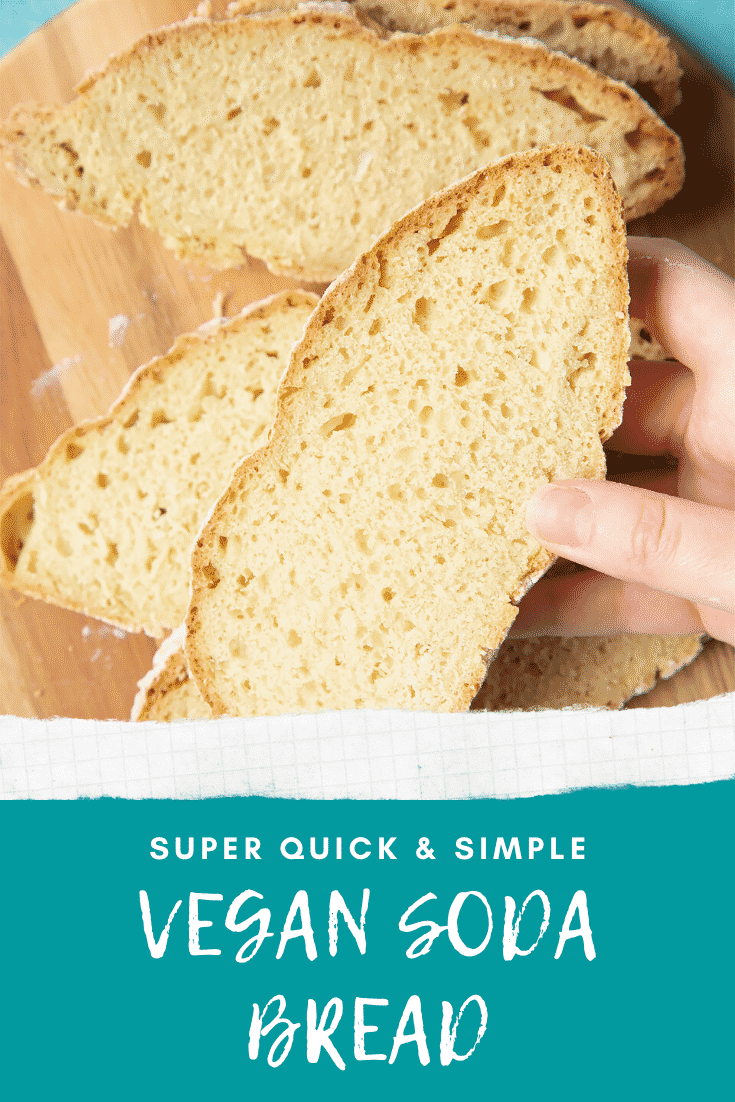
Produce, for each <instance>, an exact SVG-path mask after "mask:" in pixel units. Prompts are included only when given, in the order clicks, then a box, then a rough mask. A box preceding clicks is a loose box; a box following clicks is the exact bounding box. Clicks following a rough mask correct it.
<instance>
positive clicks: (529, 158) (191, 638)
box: [185, 145, 630, 717]
mask: <svg viewBox="0 0 735 1102" xmlns="http://www.w3.org/2000/svg"><path fill="white" fill-rule="evenodd" d="M550 158H556V159H557V161H558V162H562V163H563V162H564V161H565V160H567V161H571V162H572V163H574V164H577V163H578V162H579V159H580V158H582V159H584V160H586V161H587V163H588V165H589V166H590V167H591V168H593V175H594V177H595V179H596V180H597V183H598V185H599V186H600V188H601V190H602V191H603V194H604V193H606V195H605V198H604V200H603V202H604V204H605V205H606V206H607V214H608V217H609V221H610V226H611V233H612V237H613V242H614V244H613V247H612V251H613V253H617V259H618V264H617V265H616V270H615V273H614V275H613V278H614V281H615V284H616V286H615V287H614V288H613V289H612V294H611V299H612V301H611V303H610V306H611V309H612V310H613V312H614V314H616V315H617V314H619V315H620V320H621V321H622V323H623V324H622V326H621V331H622V340H623V341H624V344H625V347H624V348H621V360H622V363H623V370H622V371H621V372H620V373H619V378H618V379H617V380H613V379H611V380H610V394H609V398H608V405H607V409H606V410H605V413H604V415H603V418H602V423H601V424H600V426H599V431H600V439H601V440H603V441H604V440H607V439H608V438H609V437H610V436H611V435H612V433H613V432H614V430H615V429H616V428H617V427H618V425H619V424H620V422H621V420H622V412H623V401H624V398H625V386H626V384H627V383H628V382H629V381H630V376H629V375H628V370H627V348H628V343H629V340H630V330H629V326H628V300H629V293H628V281H627V275H626V271H627V256H628V251H627V246H626V238H625V226H624V222H623V215H622V204H621V202H620V198H619V196H618V194H617V191H616V189H615V184H614V182H613V179H612V176H611V173H610V169H609V167H608V165H607V162H606V161H605V159H604V158H603V157H602V156H601V155H600V154H599V153H596V152H595V151H594V150H592V149H589V148H588V147H587V146H574V145H557V146H548V147H542V148H540V149H533V150H526V151H524V152H522V153H512V154H510V155H509V156H508V157H504V158H502V159H501V160H499V161H496V162H495V163H494V164H491V165H487V166H485V167H484V168H480V169H477V170H476V171H475V172H473V173H471V174H470V175H469V176H466V177H465V178H464V179H463V180H460V181H459V182H457V183H455V184H452V185H450V186H449V187H447V188H444V189H443V190H442V191H439V192H437V193H436V194H435V195H433V196H431V197H430V198H429V199H427V200H425V201H424V202H423V203H420V204H419V205H418V206H417V207H414V209H413V210H412V211H409V213H408V214H406V215H404V216H403V217H402V218H400V219H399V220H398V221H397V222H396V223H394V224H393V226H391V227H390V229H388V230H386V231H385V233H383V234H382V235H381V236H380V237H379V238H378V239H377V240H376V241H375V243H374V244H373V246H372V247H371V248H370V249H369V250H368V251H367V252H365V253H363V254H362V255H361V256H359V257H358V258H357V259H356V260H355V261H354V262H353V263H352V265H351V266H350V267H349V268H348V269H347V270H346V271H345V272H344V273H343V274H342V275H341V276H340V277H339V278H338V279H337V280H335V282H334V283H333V284H332V285H331V287H330V288H329V289H328V291H327V292H326V294H325V296H324V298H323V299H322V300H321V302H320V303H319V306H317V308H316V310H315V311H314V313H313V314H312V316H311V318H310V319H309V321H308V323H307V325H306V328H305V330H304V334H303V336H302V338H301V340H300V341H299V342H298V343H297V344H296V345H295V347H294V349H293V350H292V353H291V358H290V361H289V365H288V368H287V369H286V372H285V374H284V376H283V378H282V379H281V382H280V385H279V388H278V397H277V405H276V416H275V420H274V423H273V426H272V428H271V432H270V436H269V438H268V443H267V444H266V445H265V446H264V447H263V448H260V449H258V450H257V451H255V452H253V453H251V455H249V456H247V457H246V458H245V459H244V460H243V461H242V462H241V463H239V464H238V466H237V467H236V468H235V469H234V471H233V474H232V478H231V480H230V484H229V486H228V488H227V489H226V490H225V492H224V493H223V494H222V496H221V497H220V498H219V500H218V501H217V502H215V504H214V505H213V506H212V508H211V509H210V511H209V515H208V516H207V518H206V520H205V522H204V524H203V525H202V527H201V529H200V532H199V535H198V536H197V538H196V540H195V542H194V546H193V550H192V570H191V575H190V593H191V601H190V604H189V610H188V612H187V616H186V621H185V623H186V640H185V650H186V659H187V663H188V666H189V673H190V676H192V677H193V678H194V680H195V681H196V683H197V687H198V688H199V692H200V694H201V696H202V697H203V699H204V701H205V702H206V703H207V704H208V705H209V706H210V708H211V709H212V713H213V715H214V716H215V717H217V716H221V715H224V714H225V713H226V707H225V704H224V702H223V701H222V700H221V699H220V697H219V696H218V695H217V693H216V691H215V689H214V687H213V684H212V677H211V662H210V659H209V658H208V656H202V655H200V654H199V653H198V650H197V647H196V635H197V631H198V628H199V610H198V606H197V593H198V591H199V589H200V587H201V582H200V581H198V579H200V578H201V566H202V563H203V562H204V559H205V558H206V555H207V547H208V540H209V539H210V538H211V532H212V525H213V524H214V523H215V522H216V519H217V514H218V512H219V511H220V510H221V509H223V508H225V507H226V505H227V504H228V503H229V499H230V496H231V495H232V494H234V492H235V487H237V488H238V490H239V488H240V484H241V482H242V481H243V480H244V479H247V478H248V477H249V476H251V474H252V475H255V474H257V472H258V469H259V465H260V463H261V462H262V461H263V460H264V459H266V458H268V457H269V456H270V455H271V454H272V453H273V451H274V450H275V449H276V448H277V447H278V446H279V444H280V443H281V441H282V440H284V439H286V438H287V437H288V435H289V429H290V417H289V410H288V395H289V392H290V391H291V390H292V389H294V384H297V383H298V380H299V378H300V376H301V375H302V374H303V372H304V370H306V369H307V368H305V365H304V364H303V363H302V362H301V359H300V357H301V356H302V352H303V350H304V348H305V346H306V345H307V343H308V342H309V341H311V340H313V338H314V336H315V334H317V335H318V334H319V333H320V332H321V329H322V327H323V325H324V323H325V321H326V320H327V319H326V315H327V311H329V310H331V309H332V304H333V302H334V300H335V298H338V297H340V296H341V297H342V298H346V299H349V298H350V297H351V293H352V292H353V289H355V288H356V287H357V286H358V285H359V286H362V285H363V284H364V282H366V281H367V279H369V278H374V277H375V276H376V274H377V270H378V269H379V266H380V262H379V254H381V253H382V251H383V250H385V249H386V248H387V247H389V246H390V245H391V244H392V243H393V241H394V239H396V238H398V237H402V236H404V235H407V234H408V233H409V232H410V230H411V228H412V226H417V227H419V228H423V227H425V225H426V223H427V222H433V221H435V220H436V221H437V222H438V221H439V216H440V214H442V215H443V216H444V217H445V216H446V208H447V207H449V206H452V207H454V209H455V211H456V205H457V204H458V203H460V202H461V201H462V200H463V199H464V198H465V197H466V196H470V197H471V195H472V194H473V192H474V191H475V190H476V189H477V188H478V187H480V186H482V185H484V184H485V183H486V181H487V180H488V179H492V178H493V177H499V179H498V182H501V180H502V177H503V175H504V174H505V173H506V172H507V171H510V170H513V169H520V170H522V169H524V168H526V167H530V166H533V165H534V164H544V163H548V161H549V159H550ZM296 389H298V387H296ZM597 474H598V477H599V478H604V476H605V460H604V457H602V460H601V463H600V468H599V470H598V472H597ZM554 561H555V556H554V555H552V554H551V553H550V552H549V551H546V550H545V549H544V548H539V550H538V552H537V553H536V555H535V556H534V559H533V562H532V564H531V567H530V569H529V570H528V572H527V573H526V575H525V577H524V578H522V579H520V581H519V584H518V586H517V587H516V589H515V590H514V592H513V593H512V594H510V595H509V601H510V606H509V608H508V610H507V612H508V615H507V623H506V624H505V627H504V630H503V628H496V627H495V626H491V625H488V633H487V636H486V642H485V648H486V649H485V651H484V655H483V657H484V661H485V668H487V665H489V663H490V662H491V661H492V659H493V657H494V655H495V654H496V653H497V651H498V649H499V648H500V645H501V643H502V641H503V639H504V638H505V636H506V635H507V633H508V631H509V630H510V627H511V625H512V623H513V620H514V619H515V617H516V615H517V609H516V608H515V607H514V606H515V605H517V603H518V601H520V599H521V597H522V596H523V595H524V593H525V592H527V590H528V589H529V588H530V587H531V586H532V585H533V584H534V583H535V582H536V581H538V579H539V578H540V577H541V576H542V575H543V574H544V573H545V572H546V570H548V568H549V567H550V566H551V565H552V563H553V562H554ZM511 610H512V611H511ZM469 661H470V660H469V659H468V662H469ZM481 684H482V677H480V678H479V681H477V683H476V684H475V681H474V680H473V682H472V683H469V682H468V684H467V686H466V689H465V692H464V694H463V696H462V697H461V699H458V700H457V701H456V707H455V709H454V710H455V711H465V710H466V709H467V708H469V706H470V704H471V703H472V700H473V699H474V697H475V696H476V695H477V692H478V690H479V688H480V685H481Z"/></svg>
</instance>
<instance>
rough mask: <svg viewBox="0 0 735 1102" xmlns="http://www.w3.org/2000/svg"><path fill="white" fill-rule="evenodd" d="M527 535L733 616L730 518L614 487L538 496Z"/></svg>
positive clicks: (589, 485) (554, 488)
mask: <svg viewBox="0 0 735 1102" xmlns="http://www.w3.org/2000/svg"><path fill="white" fill-rule="evenodd" d="M526 524H527V525H528V529H529V531H530V532H531V534H532V535H533V536H535V537H536V539H538V540H539V542H540V543H542V544H543V545H544V547H547V548H548V549H549V550H550V551H553V552H555V553H556V554H558V555H563V556H564V558H566V559H572V560H573V561H574V562H577V563H581V564H582V565H583V566H589V567H591V568H592V569H593V570H598V571H600V572H601V573H603V574H609V575H611V576H612V577H613V578H620V579H621V580H622V581H627V582H638V583H640V584H642V585H646V586H651V587H652V588H654V589H659V590H663V591H664V592H666V593H673V594H675V595H676V596H678V597H683V598H684V599H685V600H687V601H693V602H694V603H695V604H703V605H709V606H710V607H712V608H717V609H722V610H725V611H727V612H732V611H733V606H735V592H734V590H735V581H734V579H735V514H733V513H732V512H730V511H729V510H727V509H720V508H716V507H714V506H711V505H700V504H699V503H698V502H695V501H688V500H686V499H685V498H679V497H667V496H666V495H664V494H656V493H653V492H652V491H650V490H642V489H636V488H634V487H633V486H621V485H620V484H619V483H616V482H588V481H583V480H582V479H572V480H569V481H565V482H552V483H551V484H550V485H548V486H543V487H542V488H541V489H539V490H537V491H536V493H535V494H534V496H533V497H532V498H531V500H530V502H529V504H528V508H527V512H526Z"/></svg>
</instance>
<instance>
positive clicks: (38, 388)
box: [31, 356, 82, 398]
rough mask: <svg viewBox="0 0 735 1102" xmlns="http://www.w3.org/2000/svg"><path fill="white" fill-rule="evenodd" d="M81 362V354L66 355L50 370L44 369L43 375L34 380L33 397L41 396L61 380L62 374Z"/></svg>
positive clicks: (32, 384) (32, 385)
mask: <svg viewBox="0 0 735 1102" xmlns="http://www.w3.org/2000/svg"><path fill="white" fill-rule="evenodd" d="M81 362H82V357H81V356H65V357H64V359H63V360H59V362H58V363H57V364H54V366H53V367H50V368H49V369H48V371H44V372H43V374H42V375H39V376H38V378H37V379H34V380H33V382H32V383H31V398H40V397H41V395H42V394H43V392H44V391H45V390H47V389H48V388H49V387H50V386H53V384H54V383H58V382H59V380H60V379H61V376H62V375H65V374H66V372H67V371H69V370H71V368H72V367H74V366H75V365H76V364H78V363H81Z"/></svg>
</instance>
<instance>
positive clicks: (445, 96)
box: [439, 88, 470, 114]
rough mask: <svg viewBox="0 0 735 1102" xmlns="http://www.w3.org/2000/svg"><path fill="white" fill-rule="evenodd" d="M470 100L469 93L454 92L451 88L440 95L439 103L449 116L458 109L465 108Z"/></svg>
mask: <svg viewBox="0 0 735 1102" xmlns="http://www.w3.org/2000/svg"><path fill="white" fill-rule="evenodd" d="M469 98H470V95H469V92H454V91H452V89H451V88H449V89H448V90H447V91H446V92H440V93H439V103H440V104H441V105H442V108H443V109H444V110H445V111H446V112H447V114H448V113H449V112H450V111H456V110H457V108H458V107H464V105H465V104H466V103H467V101H468V100H469Z"/></svg>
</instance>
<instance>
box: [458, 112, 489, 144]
mask: <svg viewBox="0 0 735 1102" xmlns="http://www.w3.org/2000/svg"><path fill="white" fill-rule="evenodd" d="M462 125H463V126H466V127H467V129H468V130H469V132H470V135H471V137H472V140H473V142H474V143H475V145H476V146H478V147H479V148H480V149H487V147H488V146H489V145H490V135H489V134H488V132H487V130H483V129H482V127H481V126H480V120H479V119H478V117H477V115H465V117H464V118H463V119H462Z"/></svg>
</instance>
